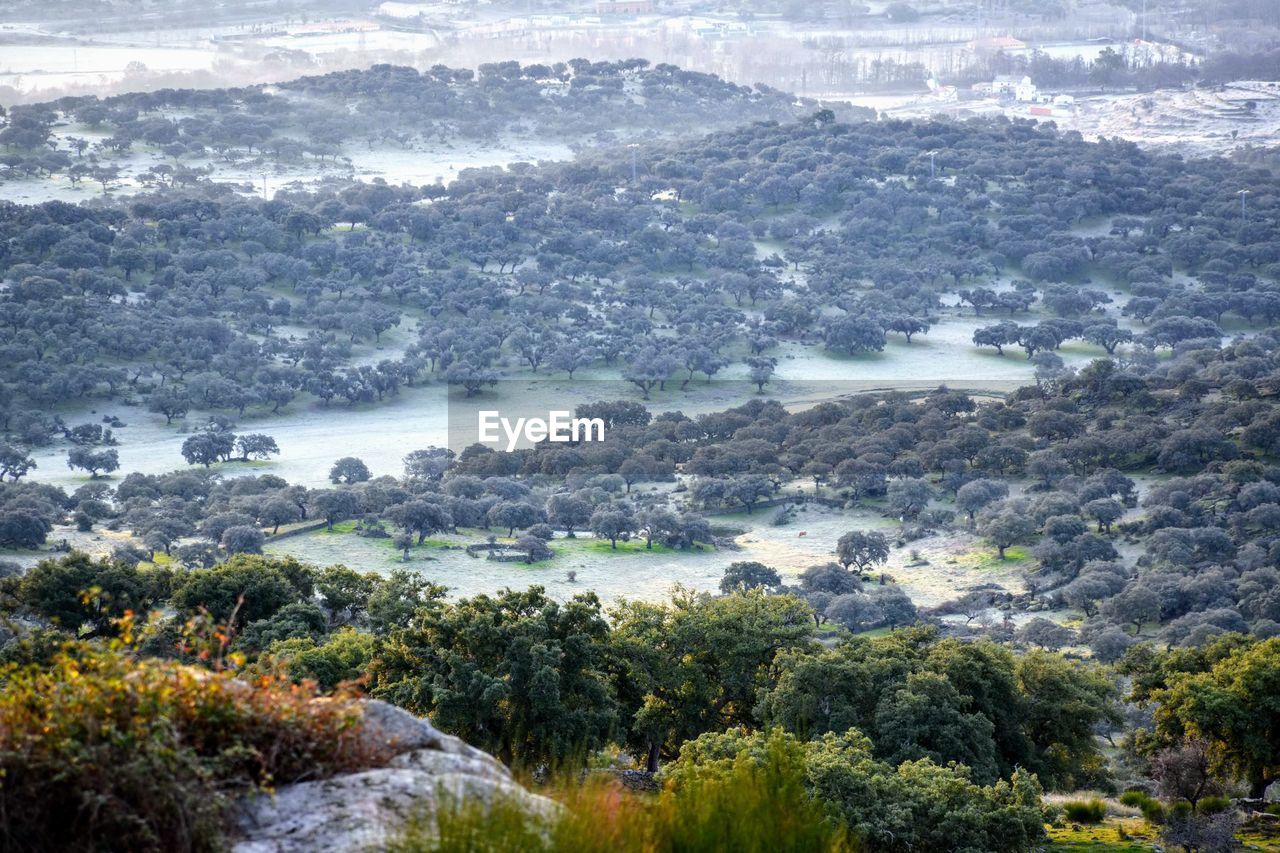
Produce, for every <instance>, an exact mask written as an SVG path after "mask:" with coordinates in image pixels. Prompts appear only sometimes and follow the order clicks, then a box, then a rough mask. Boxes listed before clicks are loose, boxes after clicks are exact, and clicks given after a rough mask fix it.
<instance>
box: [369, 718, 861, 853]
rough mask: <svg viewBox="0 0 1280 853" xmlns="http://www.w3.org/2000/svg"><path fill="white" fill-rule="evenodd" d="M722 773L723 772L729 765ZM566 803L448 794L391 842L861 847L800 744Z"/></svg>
mask: <svg viewBox="0 0 1280 853" xmlns="http://www.w3.org/2000/svg"><path fill="white" fill-rule="evenodd" d="M721 771H723V772H721ZM562 799H563V800H564V801H565V804H566V808H565V809H564V810H563V811H562V812H560V813H559V814H558V815H553V816H550V817H549V818H539V817H537V816H532V815H529V814H528V813H527V812H525V811H524V810H523V809H522V808H521V806H520V805H519V803H518V802H516V801H512V800H505V799H502V798H498V799H496V800H494V801H493V802H492V803H489V804H486V803H484V802H480V801H477V800H476V799H475V798H471V799H468V800H463V801H458V800H451V799H450V798H448V797H446V798H444V800H443V802H442V803H441V805H440V806H439V807H438V808H437V809H436V810H435V812H434V814H425V815H418V816H416V817H415V818H414V819H411V820H410V821H409V822H408V824H407V825H406V828H405V831H404V833H403V834H402V836H401V838H400V839H399V840H398V841H397V842H396V843H394V844H392V845H391V850H392V851H395V853H418V851H422V853H426V851H431V853H452V851H458V853H464V851H467V852H468V853H469V851H477V850H483V851H485V853H650V852H651V851H657V850H680V851H688V853H700V851H707V853H712V851H722V850H734V851H744V853H792V851H794V853H853V851H854V850H856V849H859V848H857V847H855V846H854V845H853V844H852V843H851V842H850V840H849V839H848V837H847V835H846V833H845V832H844V830H843V829H842V828H841V827H840V826H839V825H838V822H836V821H833V820H831V819H828V817H827V814H826V813H825V811H824V809H823V808H822V807H821V806H820V805H819V804H818V803H817V802H815V801H814V800H813V799H812V798H811V797H810V795H809V794H808V792H807V791H806V782H805V766H804V761H803V758H802V757H801V756H800V754H799V753H798V751H797V750H796V748H795V746H794V744H787V743H783V742H781V741H773V742H771V743H767V744H762V752H761V753H759V754H756V755H748V754H746V753H743V754H741V755H740V756H739V757H738V758H737V759H735V760H731V761H730V762H728V764H727V765H726V766H724V767H722V768H718V769H717V770H716V771H715V772H712V773H709V774H696V775H689V774H686V775H685V776H684V778H683V779H682V780H681V782H680V784H678V785H671V786H668V787H667V789H666V790H664V791H663V792H662V793H661V794H660V795H659V796H657V797H651V796H641V795H635V794H630V793H627V792H625V791H623V790H622V789H621V788H620V787H619V786H617V785H616V784H588V785H585V786H580V787H579V786H574V787H571V788H569V789H568V790H566V791H565V792H564V795H563V797H562Z"/></svg>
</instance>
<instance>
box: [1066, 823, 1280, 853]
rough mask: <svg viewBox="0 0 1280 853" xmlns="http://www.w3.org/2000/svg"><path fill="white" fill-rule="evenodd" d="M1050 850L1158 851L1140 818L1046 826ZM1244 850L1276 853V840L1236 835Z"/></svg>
mask: <svg viewBox="0 0 1280 853" xmlns="http://www.w3.org/2000/svg"><path fill="white" fill-rule="evenodd" d="M1045 831H1046V832H1047V833H1048V835H1049V849H1050V850H1063V851H1066V850H1073V851H1078V852H1079V853H1104V851H1105V853H1139V851H1143V853H1150V851H1152V850H1157V849H1162V847H1163V845H1161V844H1160V838H1159V834H1158V833H1157V831H1156V829H1155V828H1154V827H1152V826H1151V824H1149V823H1147V822H1146V821H1145V820H1143V819H1141V818H1116V817H1109V818H1107V819H1106V820H1105V821H1104V822H1102V823H1100V824H1098V825H1096V826H1082V825H1080V824H1069V823H1067V824H1062V825H1060V826H1047V827H1045ZM1236 837H1237V839H1238V840H1239V842H1240V844H1241V845H1242V848H1243V849H1245V850H1261V851H1264V853H1280V837H1275V836H1265V835H1262V834H1260V833H1259V832H1257V831H1256V830H1245V831H1242V832H1240V833H1239V834H1237V836H1236Z"/></svg>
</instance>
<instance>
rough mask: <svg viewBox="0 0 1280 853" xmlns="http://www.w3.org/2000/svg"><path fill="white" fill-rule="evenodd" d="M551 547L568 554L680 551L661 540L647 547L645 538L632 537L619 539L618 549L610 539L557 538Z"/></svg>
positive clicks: (672, 552) (664, 552) (665, 552)
mask: <svg viewBox="0 0 1280 853" xmlns="http://www.w3.org/2000/svg"><path fill="white" fill-rule="evenodd" d="M551 549H552V550H553V551H556V552H558V553H566V554H635V553H650V554H674V553H678V552H677V551H676V549H675V548H669V547H667V546H666V545H663V544H662V543H661V542H654V543H653V548H652V549H650V548H646V547H645V546H644V540H643V539H631V540H629V541H627V542H623V541H622V540H621V539H619V540H618V547H617V549H616V550H615V549H614V548H612V547H610V545H609V540H608V539H582V538H578V539H555V540H552V542H551Z"/></svg>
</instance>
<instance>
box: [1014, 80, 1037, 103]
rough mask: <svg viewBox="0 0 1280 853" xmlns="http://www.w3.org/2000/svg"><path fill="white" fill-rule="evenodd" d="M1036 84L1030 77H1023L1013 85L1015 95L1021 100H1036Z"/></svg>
mask: <svg viewBox="0 0 1280 853" xmlns="http://www.w3.org/2000/svg"><path fill="white" fill-rule="evenodd" d="M1036 91H1037V90H1036V84H1035V83H1032V82H1031V78H1030V77H1023V78H1022V79H1021V80H1019V81H1018V82H1017V83H1016V84H1015V85H1014V87H1013V97H1014V98H1015V99H1016V100H1019V101H1026V102H1030V101H1034V100H1035V99H1036Z"/></svg>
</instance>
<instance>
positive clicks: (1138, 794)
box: [1120, 791, 1151, 809]
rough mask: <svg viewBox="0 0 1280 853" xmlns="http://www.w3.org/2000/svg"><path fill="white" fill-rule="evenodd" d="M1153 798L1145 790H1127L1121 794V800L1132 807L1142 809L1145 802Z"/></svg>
mask: <svg viewBox="0 0 1280 853" xmlns="http://www.w3.org/2000/svg"><path fill="white" fill-rule="evenodd" d="M1150 799H1151V796H1150V795H1149V794H1147V793H1146V792H1145V791H1125V792H1124V793H1123V794H1121V795H1120V802H1121V803H1122V804H1123V805H1126V806H1129V807H1130V808H1135V809H1140V808H1142V805H1143V803H1145V802H1147V801H1148V800H1150Z"/></svg>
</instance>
